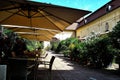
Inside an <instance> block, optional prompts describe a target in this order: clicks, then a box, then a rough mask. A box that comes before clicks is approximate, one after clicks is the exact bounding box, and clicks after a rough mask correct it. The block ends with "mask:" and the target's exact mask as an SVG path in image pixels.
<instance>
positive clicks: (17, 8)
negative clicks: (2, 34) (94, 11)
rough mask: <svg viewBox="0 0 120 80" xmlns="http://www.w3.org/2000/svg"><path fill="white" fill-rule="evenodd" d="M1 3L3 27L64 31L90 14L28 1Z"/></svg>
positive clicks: (2, 1) (16, 0)
mask: <svg viewBox="0 0 120 80" xmlns="http://www.w3.org/2000/svg"><path fill="white" fill-rule="evenodd" d="M0 3H1V5H0V24H1V25H19V26H29V27H37V28H45V29H53V30H58V31H63V30H64V29H65V28H66V27H67V26H69V25H71V24H72V23H73V22H76V20H77V19H79V18H81V17H83V16H84V15H86V14H88V13H90V12H89V11H85V10H80V9H73V8H68V7H63V6H57V5H52V4H46V3H38V2H32V1H28V0H1V1H0ZM23 30H24V29H23Z"/></svg>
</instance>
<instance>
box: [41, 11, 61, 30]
mask: <svg viewBox="0 0 120 80" xmlns="http://www.w3.org/2000/svg"><path fill="white" fill-rule="evenodd" d="M39 13H40V14H41V15H43V16H44V17H45V18H46V19H47V20H49V21H50V22H51V23H52V24H53V25H55V24H54V22H52V21H51V20H50V19H49V18H48V17H46V16H45V15H44V14H43V13H41V12H40V11H39ZM55 26H56V28H58V29H59V30H60V31H62V29H60V28H59V27H57V25H55Z"/></svg>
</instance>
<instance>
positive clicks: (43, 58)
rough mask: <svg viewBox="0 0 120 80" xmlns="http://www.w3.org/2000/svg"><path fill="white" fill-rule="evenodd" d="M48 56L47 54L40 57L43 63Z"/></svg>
mask: <svg viewBox="0 0 120 80" xmlns="http://www.w3.org/2000/svg"><path fill="white" fill-rule="evenodd" d="M47 56H48V53H46V54H45V56H41V57H39V58H40V59H42V60H43V61H45V58H46V57H47Z"/></svg>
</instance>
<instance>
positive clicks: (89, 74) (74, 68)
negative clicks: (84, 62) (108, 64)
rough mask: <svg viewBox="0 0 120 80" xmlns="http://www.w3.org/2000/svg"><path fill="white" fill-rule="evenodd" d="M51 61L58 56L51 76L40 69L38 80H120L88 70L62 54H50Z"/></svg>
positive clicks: (113, 76) (97, 71) (116, 77)
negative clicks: (52, 57)
mask: <svg viewBox="0 0 120 80" xmlns="http://www.w3.org/2000/svg"><path fill="white" fill-rule="evenodd" d="M48 53H49V54H48V57H47V59H49V58H50V57H51V56H52V55H54V56H56V59H55V61H54V64H53V69H52V73H51V75H50V74H49V73H48V71H46V70H39V69H38V76H37V80H120V76H118V75H113V74H109V73H107V74H106V73H103V72H101V71H99V70H95V69H88V68H85V67H82V66H80V65H78V64H77V63H75V62H72V61H70V60H69V59H66V58H64V57H63V55H60V54H54V53H53V52H48Z"/></svg>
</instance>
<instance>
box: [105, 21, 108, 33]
mask: <svg viewBox="0 0 120 80" xmlns="http://www.w3.org/2000/svg"><path fill="white" fill-rule="evenodd" d="M107 31H109V24H108V22H106V24H105V32H107Z"/></svg>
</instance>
